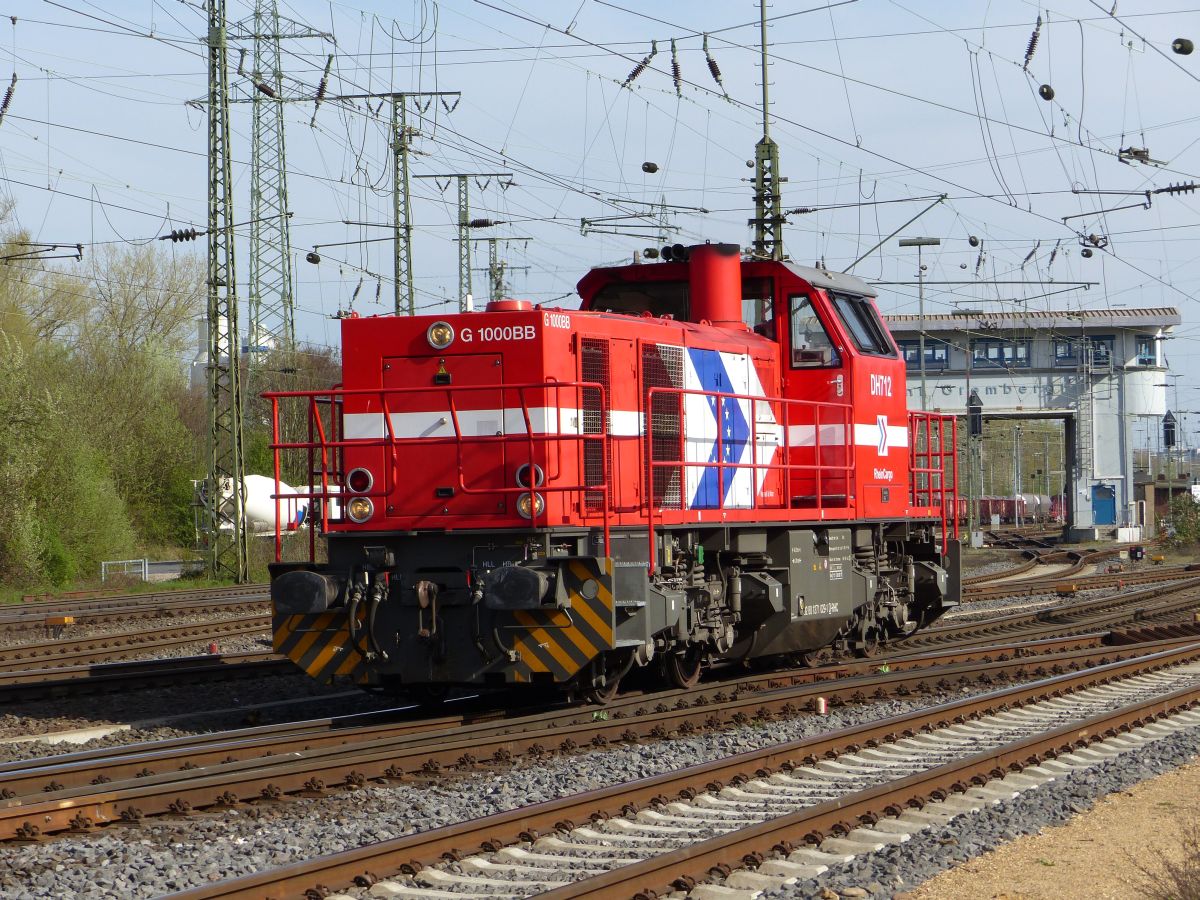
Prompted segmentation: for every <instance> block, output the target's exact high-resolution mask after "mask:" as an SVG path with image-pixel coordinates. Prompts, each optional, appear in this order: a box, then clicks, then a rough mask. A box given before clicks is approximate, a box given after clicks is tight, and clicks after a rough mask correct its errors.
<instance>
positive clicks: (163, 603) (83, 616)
mask: <svg viewBox="0 0 1200 900" xmlns="http://www.w3.org/2000/svg"><path fill="white" fill-rule="evenodd" d="M266 603H267V595H266V594H262V593H253V594H246V595H245V596H243V597H226V596H220V597H213V598H208V599H203V600H198V599H196V598H191V597H188V598H172V599H164V600H153V601H152V602H146V603H131V602H128V601H124V600H119V601H116V602H113V603H111V604H104V605H103V606H95V607H89V608H84V609H79V608H75V607H69V606H68V607H63V608H61V609H53V610H49V609H40V608H39V609H29V608H28V607H21V608H19V609H18V611H17V612H16V613H15V614H13V613H7V612H2V611H0V631H33V630H34V629H38V628H46V627H48V626H47V620H48V619H52V618H55V617H58V616H64V615H69V616H70V617H71V618H73V619H74V620H75V624H76V625H84V624H87V625H96V624H103V623H105V622H127V621H129V620H130V619H150V618H166V617H172V616H183V615H206V614H211V613H218V612H236V611H239V610H256V609H263V608H265V607H266ZM0 610H2V608H0ZM68 627H69V626H68Z"/></svg>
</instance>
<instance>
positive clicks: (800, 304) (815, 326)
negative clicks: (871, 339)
mask: <svg viewBox="0 0 1200 900" xmlns="http://www.w3.org/2000/svg"><path fill="white" fill-rule="evenodd" d="M788 306H789V307H790V309H791V313H792V316H791V318H792V368H793V369H810V368H820V367H823V366H838V365H841V362H842V360H841V358H840V357H839V356H838V352H837V350H835V349H834V346H833V341H831V340H830V339H829V332H827V331H826V330H825V326H824V325H822V324H821V320H820V319H819V318H818V317H817V311H816V310H815V309H814V308H813V303H812V298H810V297H809V296H807V295H806V294H793V295H792V296H790V297H788Z"/></svg>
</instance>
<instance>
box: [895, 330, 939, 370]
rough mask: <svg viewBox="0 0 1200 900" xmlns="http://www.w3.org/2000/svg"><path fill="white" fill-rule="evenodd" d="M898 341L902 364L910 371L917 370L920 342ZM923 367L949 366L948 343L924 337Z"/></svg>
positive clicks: (937, 367) (919, 366)
mask: <svg viewBox="0 0 1200 900" xmlns="http://www.w3.org/2000/svg"><path fill="white" fill-rule="evenodd" d="M898 343H899V345H900V352H901V353H903V354H904V365H905V366H907V367H908V368H909V369H910V370H911V371H914V372H915V371H918V370H919V369H920V368H921V342H920V341H899V342H898ZM925 368H926V369H927V370H928V369H939V370H940V369H948V368H950V345H949V344H944V343H942V342H941V341H937V340H933V339H932V338H926V339H925Z"/></svg>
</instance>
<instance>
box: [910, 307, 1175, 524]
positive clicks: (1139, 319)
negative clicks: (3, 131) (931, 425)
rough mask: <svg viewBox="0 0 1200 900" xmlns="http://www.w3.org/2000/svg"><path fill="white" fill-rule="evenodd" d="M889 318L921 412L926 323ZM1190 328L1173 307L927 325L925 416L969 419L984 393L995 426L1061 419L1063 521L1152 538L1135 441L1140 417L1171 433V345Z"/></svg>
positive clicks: (963, 315) (958, 316)
mask: <svg viewBox="0 0 1200 900" xmlns="http://www.w3.org/2000/svg"><path fill="white" fill-rule="evenodd" d="M887 318H888V324H889V326H890V327H891V329H892V333H893V336H894V337H895V338H896V342H897V343H898V344H899V346H900V349H901V350H902V351H903V353H904V357H905V361H906V364H907V374H908V397H909V403H910V404H911V406H912V408H915V409H920V408H921V375H920V369H921V365H920V360H921V353H920V339H921V320H920V317H919V316H913V315H897V316H888V317H887ZM1179 324H1180V316H1179V312H1178V310H1176V309H1173V308H1170V307H1157V308H1148V309H1109V310H1089V309H1085V310H1081V311H1067V310H1048V311H1027V312H1016V313H1005V312H994V313H993V312H984V311H978V310H959V311H956V312H955V313H953V314H948V315H932V316H925V317H924V333H925V406H926V408H927V409H928V410H929V411H931V412H932V411H939V412H943V413H954V414H956V415H962V416H965V415H966V414H967V401H968V398H969V397H970V395H971V393H972V392H973V391H974V392H976V393H977V394H978V397H979V402H980V403H981V404H982V407H983V417H984V418H985V419H989V420H991V419H996V418H1000V419H1009V420H1012V421H1013V424H1014V426H1015V425H1016V424H1017V423H1018V422H1019V421H1021V420H1025V419H1062V420H1063V421H1064V422H1065V432H1066V448H1065V453H1064V458H1065V467H1064V468H1065V475H1064V482H1063V483H1064V484H1065V485H1066V488H1064V495H1065V496H1064V501H1065V502H1064V507H1065V508H1064V512H1063V515H1064V517H1065V522H1066V525H1067V527H1068V528H1069V530H1070V532H1071V534H1072V536H1074V537H1077V538H1089V537H1090V538H1104V537H1110V536H1115V534H1116V529H1117V528H1118V527H1120V526H1124V525H1146V526H1149V527H1151V528H1152V527H1153V520H1152V511H1147V510H1146V509H1145V504H1144V503H1139V502H1138V501H1139V500H1141V499H1142V496H1141V495H1139V494H1138V492H1137V490H1136V488H1135V484H1134V454H1133V450H1134V446H1133V438H1134V435H1135V434H1136V433H1137V431H1138V430H1143V431H1144V430H1145V428H1146V425H1145V424H1142V425H1141V426H1140V429H1139V427H1138V422H1139V418H1140V417H1150V418H1151V419H1152V420H1153V421H1152V427H1153V428H1161V418H1162V417H1163V416H1164V415H1165V414H1166V412H1167V407H1168V404H1167V397H1168V395H1167V390H1168V387H1167V385H1168V378H1167V364H1166V357H1165V354H1164V343H1163V341H1164V338H1166V337H1167V336H1168V335H1169V333H1170V332H1171V331H1172V329H1174V327H1175V326H1177V325H1179ZM960 480H962V481H965V471H964V473H963V475H962V476H960ZM978 483H979V482H978V481H977V482H976V484H977V485H978ZM960 490H962V488H961V487H960ZM976 492H977V493H978V487H976Z"/></svg>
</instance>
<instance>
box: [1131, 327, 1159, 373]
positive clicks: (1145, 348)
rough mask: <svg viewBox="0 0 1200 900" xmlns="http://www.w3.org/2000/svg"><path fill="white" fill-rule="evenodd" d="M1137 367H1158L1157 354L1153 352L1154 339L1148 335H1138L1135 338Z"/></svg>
mask: <svg viewBox="0 0 1200 900" xmlns="http://www.w3.org/2000/svg"><path fill="white" fill-rule="evenodd" d="M1136 349H1137V365H1139V366H1156V365H1158V354H1157V353H1156V352H1155V347H1154V338H1152V337H1151V336H1150V335H1148V334H1139V335H1138V336H1137V347H1136Z"/></svg>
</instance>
